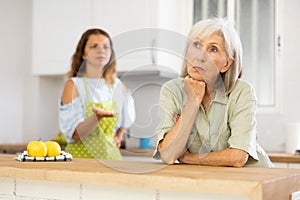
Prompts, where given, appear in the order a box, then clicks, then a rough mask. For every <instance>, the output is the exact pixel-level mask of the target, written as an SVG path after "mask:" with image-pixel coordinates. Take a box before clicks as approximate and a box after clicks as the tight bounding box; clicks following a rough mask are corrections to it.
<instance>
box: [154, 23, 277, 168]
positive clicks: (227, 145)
mask: <svg viewBox="0 0 300 200" xmlns="http://www.w3.org/2000/svg"><path fill="white" fill-rule="evenodd" d="M241 66H242V46H241V42H240V38H239V36H238V34H237V32H236V30H235V28H234V26H233V24H232V23H231V22H230V21H229V20H225V19H219V18H216V19H207V20H203V21H200V22H198V23H196V24H195V25H194V26H193V28H192V29H191V31H190V34H189V41H188V44H187V48H186V53H185V61H184V64H183V69H182V73H181V77H179V78H176V79H174V80H171V81H168V82H167V83H165V84H164V85H163V87H162V89H161V93H160V100H159V104H160V107H161V110H162V112H163V113H161V114H160V117H161V119H160V124H159V126H158V127H157V131H156V134H157V137H158V138H157V141H158V144H157V149H156V152H155V153H154V158H157V159H161V160H162V161H163V162H165V163H167V164H173V163H174V162H175V161H176V160H179V162H182V163H187V164H200V165H211V166H234V167H242V166H262V167H272V166H273V165H272V163H271V161H270V160H269V158H268V156H267V155H266V153H265V152H264V150H263V149H262V148H261V147H260V146H259V144H258V143H257V140H256V137H257V133H256V119H255V109H256V95H255V92H254V90H253V88H252V86H251V85H250V84H249V83H247V82H245V81H243V80H241V79H240V77H241V71H242V67H241Z"/></svg>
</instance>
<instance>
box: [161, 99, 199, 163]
mask: <svg viewBox="0 0 300 200" xmlns="http://www.w3.org/2000/svg"><path fill="white" fill-rule="evenodd" d="M198 109H199V108H198V106H197V105H195V104H193V103H190V102H188V103H187V104H186V105H185V107H184V109H183V112H182V114H181V116H180V118H179V119H178V121H177V123H176V124H175V125H174V127H173V128H172V129H171V130H170V131H169V132H168V133H167V134H166V135H165V137H164V139H163V140H162V141H161V142H160V143H159V146H158V151H159V152H160V155H161V159H162V161H164V162H165V163H167V164H173V163H174V162H175V161H176V160H177V159H178V158H179V157H180V156H181V155H182V154H183V153H184V152H185V151H186V149H187V146H186V144H187V141H188V138H189V136H190V132H191V130H192V127H193V124H194V121H195V118H196V115H197V113H198Z"/></svg>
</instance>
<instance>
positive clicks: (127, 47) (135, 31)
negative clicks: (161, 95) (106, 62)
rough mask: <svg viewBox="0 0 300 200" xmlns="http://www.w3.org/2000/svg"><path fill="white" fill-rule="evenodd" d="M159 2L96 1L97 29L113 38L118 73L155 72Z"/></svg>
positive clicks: (130, 0)
mask: <svg viewBox="0 0 300 200" xmlns="http://www.w3.org/2000/svg"><path fill="white" fill-rule="evenodd" d="M157 10H158V4H157V0H128V1H120V0H111V1H106V0H95V1H94V5H93V13H94V22H93V23H94V26H97V27H101V28H103V29H104V30H106V31H107V32H108V33H109V34H110V35H111V37H112V40H113V43H114V49H115V53H116V60H117V70H118V71H119V72H128V71H131V72H132V71H155V70H157V69H156V67H155V65H153V64H154V60H153V59H154V56H155V55H154V53H153V49H152V47H153V46H154V44H155V39H156V30H155V29H153V27H156V26H157Z"/></svg>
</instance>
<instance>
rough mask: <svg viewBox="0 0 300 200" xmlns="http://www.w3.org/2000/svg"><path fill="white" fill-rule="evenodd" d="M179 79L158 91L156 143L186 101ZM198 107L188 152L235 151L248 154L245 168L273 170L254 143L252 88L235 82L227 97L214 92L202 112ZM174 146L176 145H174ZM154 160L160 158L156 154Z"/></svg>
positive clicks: (254, 99) (254, 104)
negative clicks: (231, 149) (242, 151)
mask: <svg viewBox="0 0 300 200" xmlns="http://www.w3.org/2000/svg"><path fill="white" fill-rule="evenodd" d="M183 80H184V79H183V78H176V79H173V80H171V81H168V82H167V83H165V84H164V85H163V86H162V89H161V92H160V100H159V105H160V108H161V112H160V114H159V117H160V124H159V125H158V128H157V130H156V136H157V142H159V141H161V140H162V139H163V138H164V135H165V134H166V133H167V132H168V131H170V129H171V128H172V127H173V126H174V121H173V117H174V115H176V114H179V115H180V114H181V112H182V110H183V108H184V105H185V104H186V101H187V96H186V94H185V92H184V91H183V88H182V84H183ZM206 110H207V111H205V109H204V107H203V106H201V107H200V108H199V112H198V114H197V116H196V119H195V122H194V125H193V128H192V130H191V133H190V137H189V140H188V142H187V148H188V150H189V151H190V152H191V153H207V152H213V151H218V150H222V149H226V148H236V149H241V150H244V151H246V152H247V153H248V154H249V158H248V161H247V163H246V165H245V166H262V167H273V164H272V163H271V161H270V160H269V158H268V155H267V154H266V153H265V151H264V150H263V149H262V148H261V147H260V145H259V144H258V143H257V132H256V118H255V110H256V95H255V92H254V90H253V88H252V86H251V85H250V84H249V83H247V82H245V81H243V80H240V79H239V80H237V82H236V85H235V87H234V89H233V90H232V92H231V93H230V94H229V95H224V93H220V92H217V93H216V96H215V98H214V99H213V101H212V103H211V104H210V106H209V107H208V109H206ZM174 145H176V144H174ZM154 158H156V159H160V154H159V151H155V153H154Z"/></svg>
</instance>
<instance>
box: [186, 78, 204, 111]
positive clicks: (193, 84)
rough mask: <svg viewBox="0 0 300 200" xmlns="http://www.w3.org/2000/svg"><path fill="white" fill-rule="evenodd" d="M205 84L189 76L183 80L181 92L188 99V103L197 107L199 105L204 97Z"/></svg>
mask: <svg viewBox="0 0 300 200" xmlns="http://www.w3.org/2000/svg"><path fill="white" fill-rule="evenodd" d="M205 87H206V84H205V82H203V81H198V80H195V79H193V78H192V77H190V76H189V75H188V76H186V77H185V78H184V83H183V90H184V92H185V93H186V95H187V97H188V101H192V102H194V103H195V104H196V105H197V106H198V107H199V106H200V105H201V103H202V100H203V97H204V95H205Z"/></svg>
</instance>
